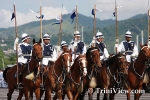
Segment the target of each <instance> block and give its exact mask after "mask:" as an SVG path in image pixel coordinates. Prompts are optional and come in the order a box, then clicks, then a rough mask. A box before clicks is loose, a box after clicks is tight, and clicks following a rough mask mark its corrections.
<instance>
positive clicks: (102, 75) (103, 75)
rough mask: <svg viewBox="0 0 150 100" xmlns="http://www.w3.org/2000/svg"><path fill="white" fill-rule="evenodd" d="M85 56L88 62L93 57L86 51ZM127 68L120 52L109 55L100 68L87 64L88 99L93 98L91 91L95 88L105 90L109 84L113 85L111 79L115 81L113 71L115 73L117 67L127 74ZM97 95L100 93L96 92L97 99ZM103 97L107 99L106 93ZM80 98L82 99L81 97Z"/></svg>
mask: <svg viewBox="0 0 150 100" xmlns="http://www.w3.org/2000/svg"><path fill="white" fill-rule="evenodd" d="M98 53H99V52H98ZM97 55H99V54H97ZM87 57H88V58H89V61H88V62H91V61H92V60H93V59H91V57H90V56H88V53H87ZM99 57H100V56H99ZM127 68H128V66H127V62H126V59H125V57H124V56H123V55H121V54H120V53H119V54H117V55H115V56H113V57H110V58H109V59H108V60H107V61H106V62H105V63H104V64H103V65H102V67H101V68H100V69H99V68H96V67H94V66H91V65H90V64H89V65H88V73H89V75H88V76H89V79H88V82H89V84H88V85H87V86H88V87H87V89H88V94H89V99H90V100H92V99H93V98H92V95H93V92H94V91H95V88H101V89H105V90H107V89H109V87H110V86H111V85H114V82H112V80H115V81H116V77H115V73H116V71H117V69H120V71H121V72H122V73H125V74H127ZM110 79H112V80H110ZM86 80H87V79H86ZM84 93H85V91H84ZM84 93H83V95H84ZM99 95H100V93H98V94H97V100H99ZM80 99H81V98H80ZM103 99H104V100H108V94H107V93H106V94H104V98H103ZM81 100H83V98H82V99H81Z"/></svg>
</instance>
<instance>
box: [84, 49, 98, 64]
mask: <svg viewBox="0 0 150 100" xmlns="http://www.w3.org/2000/svg"><path fill="white" fill-rule="evenodd" d="M94 49H97V50H98V51H99V49H98V47H91V48H88V50H87V52H86V58H87V61H88V62H90V59H89V58H90V57H89V56H90V53H91V50H94Z"/></svg>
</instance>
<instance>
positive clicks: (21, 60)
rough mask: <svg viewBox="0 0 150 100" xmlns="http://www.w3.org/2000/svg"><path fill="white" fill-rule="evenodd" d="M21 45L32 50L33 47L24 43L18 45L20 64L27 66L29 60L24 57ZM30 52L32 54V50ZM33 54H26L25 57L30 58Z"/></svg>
mask: <svg viewBox="0 0 150 100" xmlns="http://www.w3.org/2000/svg"><path fill="white" fill-rule="evenodd" d="M21 45H24V46H26V47H31V48H32V46H31V45H30V44H27V43H24V42H23V43H20V44H19V45H18V63H23V64H25V63H27V61H28V59H27V58H25V57H24V56H23V55H24V54H23V52H22V49H21ZM30 52H31V53H32V49H31V50H30ZM31 53H30V54H25V55H27V56H29V57H30V56H31V55H32V54H31Z"/></svg>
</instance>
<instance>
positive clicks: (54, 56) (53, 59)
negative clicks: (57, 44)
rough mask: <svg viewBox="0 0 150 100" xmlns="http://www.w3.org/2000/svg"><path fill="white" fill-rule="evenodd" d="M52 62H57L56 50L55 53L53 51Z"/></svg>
mask: <svg viewBox="0 0 150 100" xmlns="http://www.w3.org/2000/svg"><path fill="white" fill-rule="evenodd" d="M52 56H53V57H52V61H56V59H57V57H56V56H57V54H56V50H55V49H54V51H53V54H52Z"/></svg>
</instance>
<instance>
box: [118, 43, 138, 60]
mask: <svg viewBox="0 0 150 100" xmlns="http://www.w3.org/2000/svg"><path fill="white" fill-rule="evenodd" d="M125 42H127V41H122V42H121V43H120V44H119V46H118V52H124V51H125V52H132V53H131V54H127V55H126V59H127V61H128V62H131V57H132V56H133V57H137V56H138V49H137V46H136V44H134V47H133V50H130V49H128V50H126V49H125V46H124V43H125ZM132 42H133V41H129V42H127V43H132Z"/></svg>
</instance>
